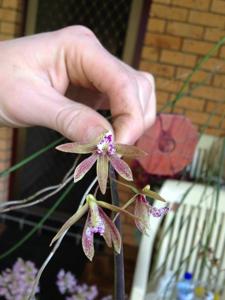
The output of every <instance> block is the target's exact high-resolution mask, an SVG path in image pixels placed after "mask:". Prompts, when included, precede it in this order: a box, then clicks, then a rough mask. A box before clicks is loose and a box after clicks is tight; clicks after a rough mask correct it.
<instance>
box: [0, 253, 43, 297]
mask: <svg viewBox="0 0 225 300" xmlns="http://www.w3.org/2000/svg"><path fill="white" fill-rule="evenodd" d="M37 272H38V270H37V269H36V267H35V265H34V263H33V262H31V261H24V260H23V259H22V258H18V259H17V261H16V262H15V264H14V265H13V267H12V269H6V270H5V271H3V272H2V273H1V275H0V296H3V297H4V298H5V299H6V300H24V299H26V298H27V297H28V295H29V294H30V293H31V290H32V286H33V281H34V279H35V276H36V274H37ZM38 292H39V287H37V289H36V293H38ZM34 300H35V298H34Z"/></svg>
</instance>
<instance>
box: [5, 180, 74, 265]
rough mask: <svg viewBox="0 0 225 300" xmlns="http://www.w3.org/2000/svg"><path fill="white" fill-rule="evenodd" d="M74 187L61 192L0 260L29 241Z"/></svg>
mask: <svg viewBox="0 0 225 300" xmlns="http://www.w3.org/2000/svg"><path fill="white" fill-rule="evenodd" d="M73 187H74V183H71V184H70V185H69V186H68V187H67V189H66V190H65V191H64V192H63V194H62V195H61V197H59V199H58V200H57V201H56V202H55V204H54V205H53V206H52V207H51V208H50V209H49V210H48V212H47V213H46V214H45V215H44V217H43V218H42V219H41V220H40V221H39V222H38V223H37V224H36V226H35V227H33V228H32V229H31V230H30V231H29V232H28V233H27V234H26V235H25V236H24V237H23V238H22V239H21V240H19V241H18V242H17V243H16V244H14V245H13V246H12V247H11V248H9V249H8V250H7V251H6V252H4V253H2V254H1V255H0V260H2V259H4V258H5V257H7V256H9V255H10V254H12V253H13V252H15V251H16V250H17V249H18V248H20V247H21V246H22V245H23V244H24V243H25V242H26V241H27V240H29V239H30V238H31V237H32V235H33V234H34V233H35V232H36V231H38V230H39V229H40V228H41V226H42V225H43V224H44V223H45V221H46V220H47V219H48V218H49V217H50V216H51V215H52V214H53V212H54V211H55V210H56V208H57V207H58V206H59V205H60V204H61V203H62V201H63V200H64V199H65V198H66V196H67V195H68V194H69V192H70V191H71V189H72V188H73Z"/></svg>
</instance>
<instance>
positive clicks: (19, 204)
mask: <svg viewBox="0 0 225 300" xmlns="http://www.w3.org/2000/svg"><path fill="white" fill-rule="evenodd" d="M79 159H80V155H79V156H78V157H77V158H76V160H75V162H74V164H73V166H72V168H70V170H69V171H68V172H67V173H66V175H65V176H64V177H63V180H62V182H61V183H59V184H57V185H54V186H49V187H46V188H43V189H41V190H40V191H38V192H36V193H35V194H33V195H31V196H29V197H27V198H26V199H23V200H15V201H7V202H4V203H2V204H1V205H0V213H5V212H8V211H11V210H16V209H20V208H24V207H29V206H33V205H36V204H39V203H41V202H43V201H45V200H47V199H48V198H50V197H52V196H53V195H55V194H57V193H58V192H59V191H60V190H62V189H63V188H64V187H65V186H66V185H67V184H68V183H69V182H70V181H71V180H72V178H73V175H71V176H70V174H71V173H72V172H73V170H74V168H75V166H76V165H77V163H78V160H79ZM52 189H53V190H54V191H53V192H51V193H49V194H47V195H45V196H43V197H41V198H39V199H36V200H34V201H31V200H33V199H34V198H36V197H37V196H39V195H41V194H43V193H45V192H46V191H49V190H52ZM27 202H28V203H27ZM5 206H6V208H2V207H5Z"/></svg>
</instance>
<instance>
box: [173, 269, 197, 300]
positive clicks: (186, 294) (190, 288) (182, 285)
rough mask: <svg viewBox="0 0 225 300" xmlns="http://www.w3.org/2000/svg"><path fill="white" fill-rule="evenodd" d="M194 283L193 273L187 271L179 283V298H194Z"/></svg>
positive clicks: (186, 299)
mask: <svg viewBox="0 0 225 300" xmlns="http://www.w3.org/2000/svg"><path fill="white" fill-rule="evenodd" d="M194 298H195V295H194V284H193V281H192V274H191V273H188V272H187V273H185V274H184V278H183V280H181V281H179V282H178V283H177V300H194Z"/></svg>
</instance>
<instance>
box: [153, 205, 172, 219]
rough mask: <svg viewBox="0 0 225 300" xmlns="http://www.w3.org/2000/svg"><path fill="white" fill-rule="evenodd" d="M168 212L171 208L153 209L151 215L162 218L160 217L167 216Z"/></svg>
mask: <svg viewBox="0 0 225 300" xmlns="http://www.w3.org/2000/svg"><path fill="white" fill-rule="evenodd" d="M168 211H169V207H161V208H157V207H152V208H151V209H150V214H151V215H152V216H153V217H156V218H160V217H162V216H164V215H166V214H167V213H168Z"/></svg>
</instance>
